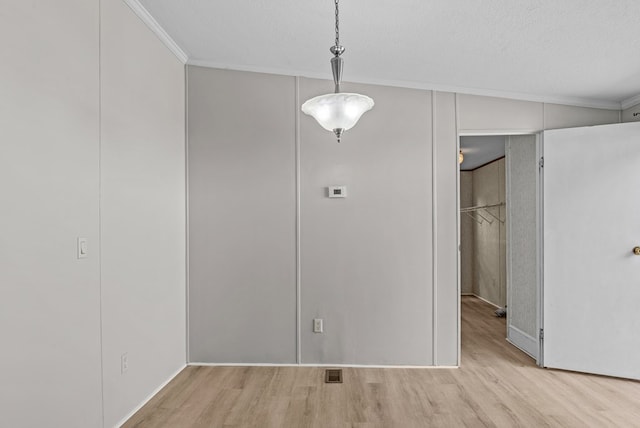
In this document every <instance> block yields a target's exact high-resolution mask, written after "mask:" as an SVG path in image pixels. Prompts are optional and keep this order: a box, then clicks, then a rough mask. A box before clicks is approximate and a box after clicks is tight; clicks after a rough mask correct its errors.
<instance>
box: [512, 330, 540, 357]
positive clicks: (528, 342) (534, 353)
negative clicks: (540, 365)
mask: <svg viewBox="0 0 640 428" xmlns="http://www.w3.org/2000/svg"><path fill="white" fill-rule="evenodd" d="M507 342H509V343H510V344H512V345H513V346H515V347H516V348H518V349H520V350H521V351H522V352H524V353H525V354H527V355H528V356H530V357H531V358H533V359H534V360H537V358H538V341H537V340H536V339H534V338H533V337H531V336H529V335H528V334H527V333H525V332H524V331H522V330H520V329H519V328H517V327H514V326H512V325H510V326H509V328H508V329H507Z"/></svg>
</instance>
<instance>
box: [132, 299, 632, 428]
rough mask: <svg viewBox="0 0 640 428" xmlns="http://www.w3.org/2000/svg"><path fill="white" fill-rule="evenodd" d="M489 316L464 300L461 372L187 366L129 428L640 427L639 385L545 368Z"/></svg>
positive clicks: (480, 304)
mask: <svg viewBox="0 0 640 428" xmlns="http://www.w3.org/2000/svg"><path fill="white" fill-rule="evenodd" d="M493 310H494V308H492V307H491V306H490V305H488V304H486V303H484V302H482V301H481V300H479V299H477V298H474V297H467V296H465V297H463V298H462V366H461V367H460V368H459V369H375V368H346V369H344V383H342V384H325V383H323V381H324V378H323V375H324V369H323V368H314V367H187V368H186V369H185V370H183V371H182V372H181V373H180V374H179V375H178V376H177V377H176V378H175V379H174V380H173V381H172V382H170V383H169V385H167V386H166V387H165V388H164V389H163V390H162V391H160V392H159V393H158V394H157V395H156V396H155V397H154V398H153V399H152V400H151V401H150V402H149V403H147V405H145V406H144V407H143V408H142V409H141V410H140V411H139V412H138V413H136V414H135V415H134V416H133V417H132V418H131V419H130V420H129V421H127V423H126V424H125V425H124V427H126V428H133V427H154V428H155V427H171V428H176V427H177V428H190V427H322V428H324V427H327V428H333V427H362V428H364V427H401V428H407V427H640V382H635V381H626V380H621V379H613V378H607V377H602V376H591V375H584V374H579V373H571V372H563V371H555V370H545V369H540V368H538V367H536V366H535V364H534V362H533V360H531V359H530V358H529V357H527V356H526V355H525V354H523V353H522V352H520V351H518V350H517V349H516V348H514V347H513V346H511V345H509V344H508V343H507V342H506V341H505V339H504V337H505V320H504V318H496V317H495V316H493ZM639 363H640V362H639Z"/></svg>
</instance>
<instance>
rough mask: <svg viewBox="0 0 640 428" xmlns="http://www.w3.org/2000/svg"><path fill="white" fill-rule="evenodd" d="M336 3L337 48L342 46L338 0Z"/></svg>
mask: <svg viewBox="0 0 640 428" xmlns="http://www.w3.org/2000/svg"><path fill="white" fill-rule="evenodd" d="M335 3H336V46H340V18H339V16H338V13H339V11H338V0H335Z"/></svg>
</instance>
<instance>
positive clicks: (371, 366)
mask: <svg viewBox="0 0 640 428" xmlns="http://www.w3.org/2000/svg"><path fill="white" fill-rule="evenodd" d="M188 366H189V367H192V366H193V367H347V368H354V369H457V368H459V366H412V365H406V366H405V365H385V364H271V363H189V364H188Z"/></svg>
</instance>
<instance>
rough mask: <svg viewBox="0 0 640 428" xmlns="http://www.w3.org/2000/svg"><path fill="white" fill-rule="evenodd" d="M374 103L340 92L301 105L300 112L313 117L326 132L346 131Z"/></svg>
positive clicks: (361, 97) (357, 95)
mask: <svg viewBox="0 0 640 428" xmlns="http://www.w3.org/2000/svg"><path fill="white" fill-rule="evenodd" d="M373 105H374V102H373V100H372V99H371V98H369V97H368V96H366V95H360V94H352V93H348V92H340V93H337V94H326V95H320V96H318V97H315V98H311V99H310V100H307V102H305V103H304V104H302V111H303V113H305V114H308V115H309V116H313V118H314V119H315V120H317V121H318V123H319V124H320V126H322V127H323V128H324V129H326V130H327V131H333V130H334V129H343V130H345V131H346V130H348V129H351V128H353V126H354V125H355V124H356V123H357V122H358V120H359V119H360V117H361V116H362V115H363V114H364V113H365V112H366V111H369V110H371V108H372V107H373Z"/></svg>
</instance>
